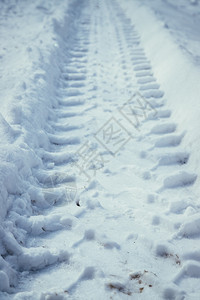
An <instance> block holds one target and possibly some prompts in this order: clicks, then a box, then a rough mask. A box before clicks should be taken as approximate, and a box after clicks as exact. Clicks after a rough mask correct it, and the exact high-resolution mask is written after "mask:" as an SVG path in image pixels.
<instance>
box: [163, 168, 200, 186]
mask: <svg viewBox="0 0 200 300" xmlns="http://www.w3.org/2000/svg"><path fill="white" fill-rule="evenodd" d="M196 179H197V175H196V174H193V173H188V172H185V171H182V172H179V173H177V174H174V175H171V176H169V177H167V178H166V179H165V180H164V182H163V186H164V188H167V189H173V188H179V187H185V186H190V185H192V184H193V183H194V182H195V181H196Z"/></svg>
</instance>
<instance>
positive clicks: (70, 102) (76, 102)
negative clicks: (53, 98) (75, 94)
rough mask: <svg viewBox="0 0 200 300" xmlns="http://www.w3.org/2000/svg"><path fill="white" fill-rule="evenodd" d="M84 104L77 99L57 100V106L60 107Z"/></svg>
mask: <svg viewBox="0 0 200 300" xmlns="http://www.w3.org/2000/svg"><path fill="white" fill-rule="evenodd" d="M84 103H85V101H84V100H79V99H69V98H67V100H59V104H60V105H61V106H77V105H83V104H84Z"/></svg>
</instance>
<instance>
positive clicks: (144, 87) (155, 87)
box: [140, 83, 160, 91]
mask: <svg viewBox="0 0 200 300" xmlns="http://www.w3.org/2000/svg"><path fill="white" fill-rule="evenodd" d="M159 88H160V84H158V83H151V84H145V85H142V86H141V87H140V90H141V91H144V90H158V89H159Z"/></svg>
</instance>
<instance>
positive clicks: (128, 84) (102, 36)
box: [6, 1, 200, 297]
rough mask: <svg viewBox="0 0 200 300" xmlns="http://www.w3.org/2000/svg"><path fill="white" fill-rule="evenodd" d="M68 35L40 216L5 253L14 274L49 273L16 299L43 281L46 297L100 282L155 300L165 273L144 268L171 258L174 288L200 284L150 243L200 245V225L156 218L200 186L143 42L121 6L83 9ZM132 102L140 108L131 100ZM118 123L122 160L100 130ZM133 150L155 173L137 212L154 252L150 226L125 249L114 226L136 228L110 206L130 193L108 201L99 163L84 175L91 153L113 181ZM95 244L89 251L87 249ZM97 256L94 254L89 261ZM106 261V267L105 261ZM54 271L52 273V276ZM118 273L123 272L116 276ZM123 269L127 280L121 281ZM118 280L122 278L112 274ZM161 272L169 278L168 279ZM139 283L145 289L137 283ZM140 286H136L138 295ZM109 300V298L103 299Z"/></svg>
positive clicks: (37, 196)
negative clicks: (194, 240) (12, 260)
mask: <svg viewBox="0 0 200 300" xmlns="http://www.w3.org/2000/svg"><path fill="white" fill-rule="evenodd" d="M71 26H72V29H71V34H70V35H69V36H68V37H66V38H65V36H64V33H63V32H62V34H61V43H62V44H63V45H64V46H63V53H62V62H59V63H60V70H61V71H60V75H59V78H58V85H59V87H58V89H57V90H56V95H55V97H56V105H55V107H54V108H52V110H51V111H50V113H49V124H48V125H47V133H48V138H49V142H50V147H48V149H40V151H39V152H38V153H39V156H40V157H41V159H42V161H43V169H42V170H41V169H40V170H37V171H35V178H36V179H37V183H38V186H37V187H36V188H35V189H34V191H33V194H32V195H31V198H32V206H33V208H34V207H36V208H37V213H38V211H39V214H38V215H33V216H31V217H29V218H26V217H24V216H22V217H20V218H18V219H17V220H16V225H17V226H18V227H19V228H21V229H23V230H24V231H25V232H27V233H29V235H30V237H29V238H28V239H27V242H26V245H24V246H23V247H22V246H19V247H18V248H17V247H14V248H12V247H13V246H12V245H6V247H7V248H8V250H10V251H13V252H14V253H15V255H16V257H17V264H16V266H17V267H16V268H17V271H20V272H21V271H36V270H39V269H42V270H43V273H38V274H37V272H32V273H30V274H29V275H28V280H31V283H27V278H26V276H23V275H22V276H21V278H20V284H19V287H18V292H20V291H24V286H25V290H26V291H30V290H31V289H33V291H34V292H37V289H38V282H39V281H40V280H43V281H44V285H43V287H42V291H44V292H46V293H47V291H48V290H49V288H52V287H53V288H54V289H58V292H59V293H61V294H62V295H63V297H64V295H65V294H67V295H69V296H74V297H76V296H77V293H78V290H79V288H80V286H81V285H86V286H88V283H87V282H88V281H92V282H93V284H94V286H96V287H97V286H98V285H99V284H98V281H101V287H102V289H103V291H104V292H105V293H112V292H113V290H117V291H118V292H119V293H122V294H125V295H130V296H131V295H132V294H133V293H135V292H137V293H141V292H142V291H143V289H142V290H141V288H145V289H149V292H150V293H153V292H152V291H151V290H153V288H154V286H153V285H154V282H155V281H156V280H157V279H156V278H158V280H159V279H160V278H161V277H162V276H161V274H158V270H159V268H158V270H156V271H155V273H154V272H152V271H150V269H152V266H151V263H149V262H146V260H147V261H148V260H149V261H150V260H151V259H152V260H153V261H154V260H155V261H156V260H157V259H158V260H159V264H160V266H162V265H163V262H162V260H164V259H166V258H169V260H170V262H171V264H172V265H173V264H174V262H175V267H174V266H172V268H174V269H175V270H177V269H176V268H177V267H178V268H179V269H178V270H177V271H179V274H178V275H177V277H176V278H175V279H174V282H175V283H176V284H177V286H178V284H179V281H181V278H182V277H181V276H182V274H184V275H183V276H185V275H187V276H189V277H190V276H191V277H193V276H195V274H197V275H198V276H197V277H199V274H200V272H199V269H198V270H196V269H197V267H198V266H197V264H195V263H193V264H190V263H187V265H184V266H180V260H179V258H178V255H177V254H176V253H173V251H171V250H170V249H168V246H166V245H164V244H163V243H157V244H156V243H155V244H154V241H153V239H154V235H155V236H156V234H157V235H158V237H159V238H160V233H156V230H154V229H155V227H156V226H158V225H159V226H161V227H162V228H163V231H164V232H165V233H166V234H167V235H168V238H169V236H170V235H171V234H172V233H173V234H176V235H177V237H183V236H184V235H185V234H187V235H188V236H191V237H192V236H195V232H193V233H192V232H191V230H190V223H191V222H196V223H197V224H199V220H195V221H193V220H192V221H191V222H190V223H189V222H188V223H186V224H185V225H184V226H183V228H180V229H178V230H176V228H175V229H174V227H175V225H174V224H175V221H174V219H172V220H171V219H170V218H169V219H166V220H165V219H163V220H162V218H160V217H159V216H158V215H153V213H152V212H150V213H149V211H150V210H151V208H152V206H153V205H154V204H155V202H156V201H157V199H158V198H159V197H160V198H159V199H162V197H163V198H164V197H173V193H174V190H176V191H178V193H180V195H182V194H183V193H184V192H185V190H186V192H188V189H190V187H191V186H192V185H193V183H194V182H195V180H196V174H193V173H190V172H189V171H188V169H187V163H188V160H189V157H190V154H189V153H186V152H184V151H182V150H181V142H182V139H183V138H184V137H185V133H184V132H179V130H178V124H177V123H175V122H174V121H173V120H172V116H173V114H172V112H171V111H170V110H169V109H168V108H167V99H165V97H164V92H163V91H162V90H161V88H160V85H159V82H157V79H156V78H155V76H154V74H153V69H152V66H151V62H150V61H149V60H148V57H146V55H145V51H144V49H143V47H142V44H141V41H140V35H139V33H138V32H137V31H136V29H135V27H134V26H133V25H132V23H131V21H130V20H129V19H128V18H127V17H126V14H125V13H124V12H123V10H122V8H121V7H120V5H118V4H117V2H115V1H113V2H109V1H93V2H92V1H91V2H87V1H83V2H81V4H80V3H79V6H78V8H76V12H75V13H74V19H73V20H72V25H71ZM103 29H104V30H103ZM135 93H136V94H137V95H138V98H136V97H132V96H133V95H135ZM130 99H132V100H130ZM142 102H143V103H142ZM138 105H139V106H138ZM130 106H131V113H130V110H129V111H127V109H128V108H129V109H130ZM111 119H112V122H113V123H112V126H114V125H116V124H117V126H119V127H120V128H121V129H122V128H123V130H124V134H126V137H127V141H128V142H127V144H123V146H122V147H121V148H120V149H121V150H120V151H121V154H120V152H118V151H116V153H114V155H113V153H111V152H112V151H113V152H115V151H114V150H113V149H111V148H109V146H108V145H105V144H104V143H103V141H102V140H101V143H99V139H100V138H99V135H98V134H99V132H100V129H101V128H102V126H104V125H105V124H106V122H108V123H107V124H109V122H110V121H109V120H111ZM110 124H111V123H110ZM119 127H118V129H119ZM104 129H105V127H104ZM95 136H96V137H98V138H95ZM131 140H133V144H131V143H132V142H131ZM88 144H89V146H90V147H89V148H88ZM107 144H108V142H107ZM133 145H134V146H135V147H137V149H141V150H140V151H139V160H138V162H137V164H138V166H137V168H138V170H139V168H140V165H139V164H140V163H141V165H147V166H149V168H148V167H146V168H145V171H144V172H143V174H142V176H141V177H142V178H140V180H141V181H140V182H143V184H144V186H145V185H146V186H147V190H148V188H149V186H150V183H151V182H152V184H151V185H152V186H153V190H151V192H148V193H147V201H146V204H145V207H144V208H143V206H142V205H141V204H140V203H139V202H138V204H137V205H138V206H139V205H140V209H144V211H145V213H144V214H145V215H147V214H148V213H149V214H150V216H151V217H150V223H149V219H147V220H146V221H145V222H147V223H145V224H146V226H149V228H150V229H148V230H150V231H152V232H153V233H152V236H151V237H150V238H149V241H148V242H146V240H145V238H140V235H141V236H142V232H143V234H144V231H145V228H146V227H145V225H144V224H143V220H137V222H139V224H140V226H141V232H140V230H139V231H138V232H136V233H135V234H134V235H129V236H128V237H127V238H126V239H125V238H124V239H123V238H119V241H118V240H117V238H118V237H117V234H116V233H113V226H114V228H115V230H116V232H117V230H118V229H119V227H118V226H119V224H117V223H116V220H118V218H119V223H120V222H122V221H123V220H124V224H123V222H122V226H124V227H123V230H124V232H125V233H126V232H128V230H129V228H130V226H132V218H133V217H132V214H131V212H129V207H128V206H127V207H126V210H124V211H125V212H126V213H125V214H124V215H120V213H121V211H120V210H121V209H124V208H123V207H122V208H121V207H119V208H118V207H117V205H116V204H115V203H114V201H113V199H112V197H116V199H121V198H120V197H121V194H122V195H123V193H124V192H125V191H124V190H123V188H122V191H121V192H118V194H117V193H116V194H115V193H114V192H113V194H111V193H110V194H109V193H108V192H104V188H103V184H100V183H99V182H98V180H97V179H96V177H95V176H96V173H97V170H98V168H97V167H95V166H93V165H92V161H90V164H89V165H87V168H86V169H83V166H81V163H80V160H81V158H82V157H83V155H84V154H85V153H86V152H87V151H88V149H89V151H90V152H89V155H90V154H91V155H93V154H94V153H95V151H96V155H98V156H99V157H100V158H101V160H100V161H99V164H100V165H101V167H100V171H98V172H102V174H103V175H104V176H108V174H111V176H112V175H113V174H114V171H113V170H111V169H109V168H108V167H107V166H106V162H107V161H108V160H111V159H112V160H114V159H117V157H120V155H121V157H123V151H126V148H127V151H129V153H131V152H132V153H134V151H135V148H133ZM123 149H125V150H123ZM124 153H125V152H124ZM86 154H87V155H88V153H86ZM133 155H134V154H133ZM102 157H103V158H102ZM119 161H120V160H118V162H119ZM87 163H88V161H87ZM120 164H121V165H120V166H119V167H120V168H121V169H120V170H123V169H124V170H127V172H129V166H127V165H126V164H124V165H123V159H122V161H121V162H120ZM174 170H175V173H174ZM91 174H92V175H91ZM128 174H129V173H128ZM122 177H123V176H122ZM123 180H124V179H123V178H122V181H123ZM124 181H125V180H124ZM147 182H148V183H147ZM149 182H150V183H149ZM133 185H134V183H133ZM127 190H128V189H127ZM141 190H142V188H141ZM113 191H114V190H113ZM127 193H128V191H127ZM130 194H131V192H130ZM130 194H128V195H129V197H131V196H130ZM105 195H106V196H107V201H111V202H112V201H113V204H110V205H111V207H110V206H109V204H107V203H105V202H103V204H102V203H101V200H102V199H101V197H103V196H105ZM138 195H139V194H138ZM138 195H136V197H137V196H138ZM109 197H110V198H109ZM41 198H42V202H41ZM41 203H42V207H41V208H40V207H39V206H40V205H41ZM120 205H122V204H120ZM180 205H181V204H177V208H175V207H173V206H171V208H170V211H168V215H171V214H173V213H174V212H175V211H176V209H177V210H178V209H181V210H184V209H186V208H187V206H188V205H189V204H188V203H185V206H184V207H182V208H180ZM157 206H158V207H160V209H161V211H162V212H163V215H165V213H166V206H164V207H163V208H162V200H160V201H158V203H157ZM38 209H39V210H38ZM127 216H128V217H127ZM104 223H105V224H106V226H107V230H108V231H107V232H105V228H103V230H101V225H102V224H104ZM196 223H195V224H196ZM133 224H134V223H133ZM166 224H167V225H166ZM143 226H144V228H143ZM117 228H118V229H117ZM151 228H152V229H151ZM169 228H170V229H169ZM126 230H127V231H126ZM137 236H138V237H137ZM159 238H158V239H159ZM146 239H148V237H147V238H146ZM131 240H134V243H135V240H137V242H138V245H137V246H136V250H135V249H134V250H132V251H133V252H132V254H134V253H135V255H136V256H137V255H138V256H139V263H141V272H140V273H138V275H137V276H136V275H133V274H132V275H130V276H128V274H129V273H130V272H129V271H128V269H129V268H128V267H127V269H126V268H125V267H124V268H123V267H122V266H124V261H126V262H127V261H128V263H127V264H130V266H129V267H130V268H131V266H132V263H131V262H130V258H129V259H128V258H127V257H128V254H127V253H128V249H129V248H131V246H130V244H129V243H130V241H131ZM120 242H121V243H120ZM88 244H90V246H88V248H87V245H88ZM90 247H91V249H92V251H91V253H90V254H89V255H88V251H90V250H89V249H90ZM144 247H146V248H148V252H149V254H148V255H149V256H148V258H147V259H146V258H145V255H146V252H145V251H142V250H141V249H143V248H144ZM134 251H135V252H134ZM102 253H103V254H102ZM94 254H96V258H95V255H94ZM101 254H102V255H103V257H104V260H105V261H106V263H105V264H104V263H102V261H101ZM88 256H89V257H88ZM185 257H186V260H187V259H189V257H190V255H189V254H188V255H186V256H185ZM142 260H145V263H147V265H148V263H149V265H148V266H149V270H148V271H146V273H148V276H149V277H148V276H147V277H148V278H146V273H145V272H143V271H144V270H142V264H143V262H142ZM122 262H123V263H122ZM109 263H110V265H111V266H109ZM49 265H52V267H51V268H50V267H49V269H48V268H46V269H45V267H47V266H49ZM112 265H117V271H116V270H114V269H113V268H112ZM136 265H137V264H136ZM193 265H194V266H193ZM137 268H139V266H138V265H137ZM121 269H123V271H122V273H123V276H124V277H123V276H122V277H123V280H122V278H121V277H120V276H121V275H120V276H119V273H118V271H119V270H121ZM160 269H162V268H160ZM163 269H164V268H163ZM188 270H189V271H188ZM114 272H116V273H117V274H118V275H117V274H113V273H114ZM128 272H129V273H128ZM160 272H161V273H162V272H163V273H162V275H163V274H165V270H161V271H160ZM166 272H167V271H166ZM194 273H195V274H194ZM111 274H113V275H111ZM155 274H156V275H155ZM112 276H116V277H117V280H118V281H119V282H118V284H116V283H113V282H112ZM55 277H56V278H59V281H60V282H58V281H56V286H55V285H54V284H55V283H54V280H55ZM140 277H141V278H142V281H143V286H140V283H138V281H137V280H138V278H140ZM124 278H126V280H124ZM94 279H95V280H96V281H95V280H94ZM135 279H136V281H137V282H136V283H135V284H134V285H131V282H133V280H135ZM120 280H122V281H123V282H121V281H120ZM94 281H95V282H96V283H95V282H94ZM152 282H153V284H152ZM155 285H156V284H155ZM63 287H64V288H63ZM105 287H107V288H105ZM8 290H9V287H8ZM163 290H164V294H165V296H166V297H168V296H169V295H170V293H173V295H175V294H176V293H178V292H177V291H176V290H173V291H172V290H170V289H167V288H164V285H163ZM177 290H178V288H177ZM104 292H102V293H104ZM52 293H53V292H52ZM155 293H156V292H155ZM102 295H103V296H102V297H104V294H102Z"/></svg>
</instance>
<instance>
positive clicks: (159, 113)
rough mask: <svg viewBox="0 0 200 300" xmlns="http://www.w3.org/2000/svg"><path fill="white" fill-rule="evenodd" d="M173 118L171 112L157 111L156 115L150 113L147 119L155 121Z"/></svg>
mask: <svg viewBox="0 0 200 300" xmlns="http://www.w3.org/2000/svg"><path fill="white" fill-rule="evenodd" d="M170 116H171V111H170V110H168V109H166V110H161V109H159V110H157V111H156V114H155V113H152V112H150V113H149V114H148V117H147V119H148V120H154V119H158V118H169V117H170Z"/></svg>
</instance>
